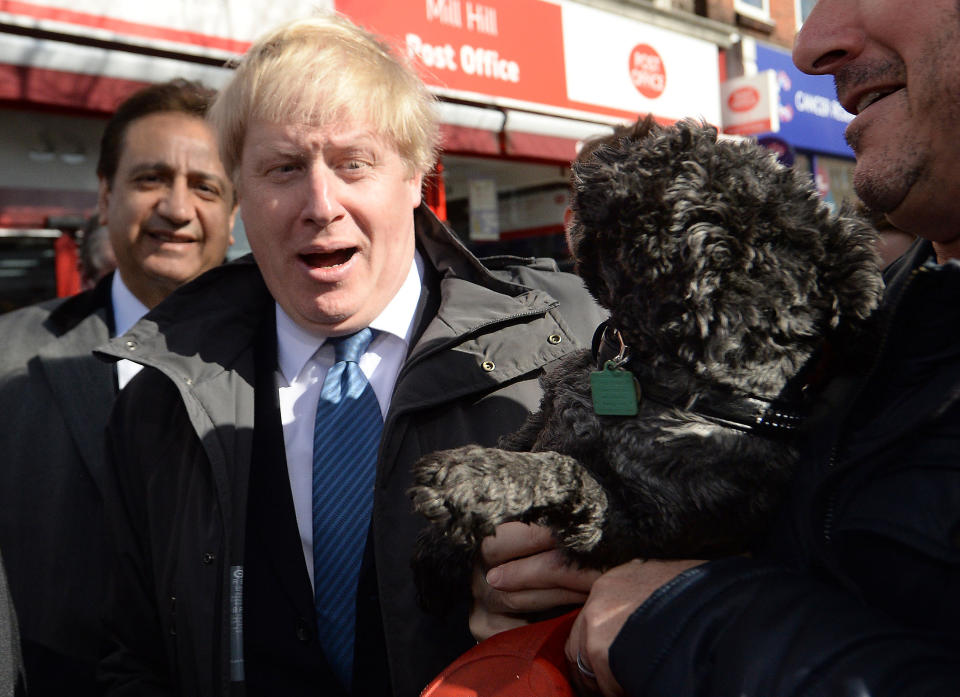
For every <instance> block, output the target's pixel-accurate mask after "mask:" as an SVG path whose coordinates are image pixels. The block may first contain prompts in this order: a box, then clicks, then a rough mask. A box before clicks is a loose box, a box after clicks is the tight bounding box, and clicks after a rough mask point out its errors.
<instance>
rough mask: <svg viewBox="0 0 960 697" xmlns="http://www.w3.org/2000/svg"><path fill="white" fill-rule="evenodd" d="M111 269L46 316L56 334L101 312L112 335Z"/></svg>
mask: <svg viewBox="0 0 960 697" xmlns="http://www.w3.org/2000/svg"><path fill="white" fill-rule="evenodd" d="M114 273H116V272H114V271H111V272H110V273H108V274H107V275H106V276H104V277H103V278H101V279H100V281H98V282H97V285H95V286H94V287H93V288H91V289H90V290H89V291H87V292H85V293H78V294H77V295H74V296H72V297H69V298H67V299H66V300H64V301H63V302H62V303H60V304H59V305H58V306H57V307H56V308H55V309H54V310H53V311H52V312H51V313H50V316H49V317H47V324H48V326H49V327H50V329H51V330H52V331H53V333H54V334H55V335H56V336H62V335H63V334H66V333H67V332H68V331H70V330H71V329H73V328H74V327H76V326H77V325H78V324H80V322H82V321H83V320H84V319H86V318H87V317H89V316H90V315H92V314H94V313H98V312H103V319H104V321H105V322H106V325H107V328H108V331H109V332H110V335H111V336H113V333H114V326H113V303H112V302H111V300H110V284H111V283H112V282H113V274H114Z"/></svg>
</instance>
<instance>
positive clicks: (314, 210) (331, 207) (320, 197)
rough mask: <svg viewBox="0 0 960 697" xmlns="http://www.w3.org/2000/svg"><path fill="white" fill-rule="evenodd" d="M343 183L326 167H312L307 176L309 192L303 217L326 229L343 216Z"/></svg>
mask: <svg viewBox="0 0 960 697" xmlns="http://www.w3.org/2000/svg"><path fill="white" fill-rule="evenodd" d="M342 186H343V183H342V182H341V181H340V180H339V178H338V177H337V175H336V173H335V172H334V171H333V170H331V169H330V168H328V167H326V166H325V165H316V166H314V167H311V168H310V170H309V174H308V176H307V192H306V200H305V201H304V206H303V211H302V214H301V217H302V218H303V219H304V221H306V222H310V223H313V224H314V225H317V226H318V227H326V226H327V225H329V224H330V223H332V222H333V221H335V220H337V219H338V218H340V217H341V216H342V215H343V212H344V209H343V206H342V204H341V203H340V190H341V187H342Z"/></svg>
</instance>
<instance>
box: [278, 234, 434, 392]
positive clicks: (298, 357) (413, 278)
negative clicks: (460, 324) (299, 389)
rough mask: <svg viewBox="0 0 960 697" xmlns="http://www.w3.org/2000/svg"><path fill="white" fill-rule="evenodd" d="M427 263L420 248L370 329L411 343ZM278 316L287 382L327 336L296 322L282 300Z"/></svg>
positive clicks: (282, 369) (281, 364)
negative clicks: (398, 286) (401, 282)
mask: <svg viewBox="0 0 960 697" xmlns="http://www.w3.org/2000/svg"><path fill="white" fill-rule="evenodd" d="M423 269H424V262H423V258H422V257H421V256H420V252H419V251H416V250H415V251H414V255H413V261H412V262H411V264H410V270H409V271H408V272H407V277H406V278H405V279H404V281H403V285H401V286H400V290H398V291H397V293H396V295H394V296H393V298H392V299H391V300H390V302H389V303H387V306H386V307H385V308H384V309H383V311H382V312H381V313H380V314H379V315H378V316H377V317H376V318H375V319H374V320H373V321H372V322H370V328H371V329H375V330H377V331H378V332H380V333H384V334H390V335H392V336H395V337H397V338H398V339H399V340H400V341H401V342H402V343H403V347H404V349H406V348H407V347H408V346H409V345H410V339H411V335H412V333H413V323H414V318H415V316H416V313H417V305H418V303H419V302H420V291H421V289H422V287H423ZM274 304H275V306H276V316H277V364H278V367H279V368H280V372H281V373H282V374H283V377H284V378H285V379H286V381H287V383H288V384H289V383H292V382H293V380H294V379H295V378H296V377H297V376H298V375H299V374H300V372H301V371H302V370H303V368H304V366H305V365H306V364H307V361H309V360H310V359H311V358H312V357H313V355H314V354H315V353H316V352H317V349H319V348H320V347H321V346H323V343H324V341H326V337H325V336H322V335H319V334H315V333H313V332H310V331H308V330H306V329H304V328H303V327H301V326H300V325H299V324H297V323H296V322H294V321H293V320H292V319H291V318H290V316H289V315H288V314H287V313H286V312H284V311H283V308H281V307H280V305H279V303H274Z"/></svg>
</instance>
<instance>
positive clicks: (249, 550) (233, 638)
mask: <svg viewBox="0 0 960 697" xmlns="http://www.w3.org/2000/svg"><path fill="white" fill-rule="evenodd" d="M212 121H213V123H214V124H215V126H216V128H217V130H218V133H219V138H220V145H221V150H222V156H223V158H224V162H225V165H226V168H227V171H228V173H229V175H230V176H231V178H232V179H233V181H234V182H235V183H236V185H237V191H238V196H239V199H240V206H241V212H242V216H243V220H244V223H245V226H246V231H247V236H248V238H249V241H250V246H251V248H252V250H253V255H252V257H253V258H252V259H247V260H246V261H242V262H239V263H235V264H232V265H228V266H226V267H223V268H221V269H219V270H218V272H217V273H215V274H213V275H210V276H205V277H204V278H202V279H200V281H199V282H196V283H194V284H192V285H191V286H189V287H187V288H184V289H183V290H184V292H183V293H181V294H177V295H175V296H174V297H173V298H171V301H170V302H168V303H167V304H166V305H165V308H166V311H165V312H163V313H162V314H154V315H151V316H149V317H148V318H147V319H146V320H145V321H144V322H142V323H141V324H140V325H139V326H138V327H136V328H135V329H134V330H133V332H132V333H131V334H130V335H129V336H127V337H125V340H124V341H122V342H115V343H114V345H113V346H112V347H111V348H110V349H109V352H110V353H111V354H112V355H113V356H114V357H116V358H130V359H132V360H135V361H137V362H139V363H141V364H143V365H144V366H146V367H145V369H144V370H143V371H142V372H141V374H140V376H139V377H138V379H137V380H135V381H134V382H133V383H132V384H131V385H130V387H129V388H128V390H127V394H125V395H124V396H123V398H122V399H121V401H120V402H119V404H118V406H117V409H116V410H115V412H114V418H113V421H112V423H111V426H110V440H111V443H112V450H113V453H114V458H113V460H114V468H113V470H112V477H113V483H114V491H113V493H112V496H111V501H112V502H113V505H112V506H111V509H112V510H113V512H114V516H115V521H116V525H117V530H118V544H119V552H120V558H121V560H122V563H121V565H120V567H119V569H118V577H117V583H116V594H115V597H114V599H113V603H112V613H111V615H112V616H111V626H112V630H113V644H112V651H111V653H110V655H109V657H108V658H107V659H106V660H105V661H104V663H103V664H102V668H103V669H104V673H105V675H106V676H107V677H108V678H109V680H110V682H111V685H112V691H111V694H128V693H134V692H135V693H137V694H143V693H144V692H151V691H152V692H155V693H157V694H163V693H169V692H173V691H177V692H179V693H181V694H203V695H213V694H232V693H233V692H232V691H233V690H235V689H244V690H245V692H246V693H247V694H251V695H252V694H284V695H298V694H304V695H306V694H311V695H316V694H328V695H336V694H354V695H361V694H369V695H385V694H396V695H415V694H417V693H418V692H419V691H420V690H421V689H422V688H423V686H424V685H425V684H426V683H427V682H428V681H429V680H430V679H431V678H432V677H433V676H434V675H435V674H436V673H437V672H439V671H440V670H441V669H442V668H443V667H444V665H446V664H447V663H448V662H449V661H450V660H451V659H452V658H453V657H455V656H456V655H457V654H458V653H460V652H461V651H463V650H464V649H465V648H466V647H467V646H469V645H470V644H472V643H473V642H472V638H471V636H470V634H469V631H468V627H467V613H468V610H469V597H468V593H469V589H463V594H464V597H463V603H462V607H461V608H460V611H459V612H454V613H451V614H449V615H447V616H444V617H435V616H427V615H425V614H423V613H422V612H421V611H420V610H419V609H418V607H417V603H416V600H415V589H414V587H413V580H412V578H411V576H410V571H409V560H410V556H411V550H412V546H413V542H414V539H415V537H416V535H417V532H418V530H419V528H420V526H421V521H420V520H418V519H417V518H416V517H414V516H413V515H412V513H411V512H410V504H409V502H408V500H407V496H406V493H405V492H406V489H407V488H408V486H409V484H410V466H411V464H412V463H413V462H414V461H415V460H416V459H417V458H418V457H419V456H421V455H423V454H425V453H427V452H430V451H432V450H436V449H440V448H447V447H451V446H455V445H459V444H463V443H467V442H479V443H487V444H490V443H494V442H495V441H496V439H497V438H498V436H499V435H501V434H503V433H505V432H507V431H510V430H512V429H514V428H516V427H517V426H518V425H519V424H520V422H521V420H522V419H523V418H524V416H525V415H526V414H527V413H528V411H529V410H530V409H532V408H535V407H536V405H537V403H538V401H539V395H540V393H539V388H538V386H537V383H536V377H537V375H538V374H539V373H540V372H541V371H542V370H543V369H544V368H545V367H546V366H547V365H549V364H550V363H551V362H552V361H554V360H556V359H557V358H559V357H561V356H563V355H565V354H566V353H568V352H570V351H572V350H576V349H577V348H580V347H582V346H584V345H585V344H586V343H588V342H589V339H590V337H591V335H592V332H593V330H594V328H595V327H596V325H597V324H598V323H599V321H600V320H601V319H602V317H601V314H600V312H599V310H598V308H597V307H596V306H595V305H594V304H593V303H592V301H591V300H590V299H589V297H588V296H587V294H586V292H585V291H584V290H583V287H582V284H581V283H580V282H579V280H578V279H576V278H575V277H572V276H569V275H566V274H562V273H559V272H557V271H556V270H555V267H553V266H552V265H551V264H548V263H545V262H542V261H541V262H521V261H517V260H511V261H500V262H497V265H496V266H494V267H491V266H485V265H484V264H482V263H481V262H480V261H479V260H477V259H476V258H475V257H473V256H472V255H471V254H469V253H468V252H467V251H466V249H465V248H464V247H463V246H462V245H461V244H460V243H459V242H458V241H457V240H456V238H455V237H454V236H453V235H452V234H451V233H450V231H449V230H448V229H446V228H445V227H444V226H443V225H442V224H441V223H440V222H439V221H438V220H437V219H436V218H435V217H434V216H433V214H432V213H431V212H430V210H429V209H427V208H426V207H425V206H423V205H421V184H422V181H423V177H424V176H425V175H426V174H427V173H428V172H429V171H430V170H431V168H432V167H433V164H434V160H435V157H436V156H435V152H436V144H437V138H438V135H437V134H438V126H437V123H436V120H435V117H434V114H433V108H432V100H431V98H430V96H429V94H428V93H427V91H426V90H425V89H424V87H423V85H422V83H421V82H420V81H419V79H417V77H416V76H415V74H414V73H412V72H411V71H410V69H409V68H408V67H406V66H405V65H404V64H402V63H401V62H400V61H398V60H397V59H395V58H394V57H393V56H392V55H391V54H390V52H389V50H388V49H387V48H386V47H385V46H384V45H383V44H381V43H380V42H379V41H378V40H377V39H375V38H374V37H373V36H371V35H370V34H368V33H367V32H365V31H363V30H362V29H360V28H358V27H356V26H355V25H353V24H351V23H350V22H349V21H347V20H345V19H343V18H341V17H339V16H336V15H326V14H324V15H319V16H317V17H313V18H310V19H306V20H300V21H295V22H291V23H289V24H286V25H284V26H282V27H280V28H279V29H277V30H275V31H273V32H271V33H270V34H269V35H267V36H265V37H264V38H262V39H261V40H259V41H258V42H257V43H256V44H255V45H254V46H253V47H252V48H251V49H250V51H249V52H248V53H247V55H246V56H245V57H244V58H243V60H242V61H241V62H240V64H239V66H238V68H237V71H236V75H235V77H234V78H233V80H232V81H231V83H230V84H229V85H228V86H227V87H226V88H225V89H224V90H223V92H222V93H221V95H220V97H219V99H218V101H217V103H216V104H215V106H214V108H213V110H212ZM367 330H371V331H370V332H368V331H367ZM361 336H366V337H367V340H368V341H370V343H369V344H368V345H366V346H361V347H360V348H359V349H357V350H358V352H359V353H358V356H355V357H354V358H352V359H347V360H346V361H341V359H342V356H341V355H340V347H342V346H343V345H345V344H347V343H352V342H353V341H354V339H356V338H358V337H361ZM360 373H362V376H361V375H360ZM348 374H349V375H350V376H351V378H350V379H351V380H353V379H354V378H355V377H356V380H357V382H356V383H355V384H356V385H357V386H358V387H357V391H356V392H355V393H354V392H349V393H348V394H347V396H344V397H343V399H342V400H341V401H339V402H337V399H339V397H337V398H336V399H333V398H331V397H330V395H329V394H328V385H329V384H330V382H331V378H335V380H340V379H341V377H340V376H346V375H348ZM351 384H354V383H351ZM351 389H352V388H351ZM147 394H149V395H150V397H149V399H145V395H147ZM337 394H338V395H339V394H340V393H339V392H337ZM351 395H353V396H356V395H359V396H356V402H357V406H358V411H357V412H351V416H350V420H349V422H348V423H346V424H339V423H338V425H337V426H335V427H331V426H330V424H331V423H333V422H334V420H335V419H336V418H339V417H336V416H332V415H329V414H331V413H332V412H328V411H327V409H328V408H330V404H332V403H337V404H341V405H342V403H343V402H348V401H350V399H351ZM363 395H367V397H368V401H367V403H366V405H365V406H366V409H365V411H364V414H363V416H362V417H361V416H359V413H360V409H359V407H360V406H361V405H360V402H363ZM371 410H372V411H373V412H374V413H373V415H372V416H371V414H370V413H369V412H370V411H371ZM368 419H373V421H376V422H377V423H376V425H375V426H374V425H367V424H372V421H368ZM361 421H362V422H363V423H364V424H365V426H364V430H363V432H362V433H359V432H356V431H355V430H354V428H353V426H354V425H355V424H359V423H360V422H361ZM324 429H326V430H328V431H338V432H340V436H341V437H340V439H339V440H337V441H336V442H334V440H333V438H334V437H333V436H332V435H331V434H327V433H324ZM328 436H329V438H328ZM361 446H363V447H365V448H366V450H365V452H364V453H362V454H361V453H357V452H355V451H354V448H360V449H362V448H361ZM338 449H339V450H338ZM377 451H379V452H377ZM333 452H339V453H341V454H340V455H339V456H337V457H331V453H333ZM344 453H348V454H344ZM331 476H332V477H333V479H330V478H329V477H331ZM344 504H346V505H344ZM341 507H342V508H345V509H346V510H345V511H344V510H341V511H339V512H337V509H339V508H341ZM338 516H339V517H338ZM331 517H338V520H337V523H336V525H331V524H330V523H329V519H330V518H331Z"/></svg>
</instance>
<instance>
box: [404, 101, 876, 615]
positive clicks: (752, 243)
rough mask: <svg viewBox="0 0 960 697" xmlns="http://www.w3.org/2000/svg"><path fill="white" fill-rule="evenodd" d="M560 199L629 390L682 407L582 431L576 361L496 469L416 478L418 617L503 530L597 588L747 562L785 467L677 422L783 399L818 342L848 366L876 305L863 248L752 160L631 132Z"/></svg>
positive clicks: (845, 228)
mask: <svg viewBox="0 0 960 697" xmlns="http://www.w3.org/2000/svg"><path fill="white" fill-rule="evenodd" d="M573 184H574V192H573V204H572V207H573V213H574V220H573V223H572V226H571V230H570V241H571V251H572V252H573V255H574V258H575V259H576V262H577V271H578V273H579V274H580V275H581V276H582V278H583V279H584V282H585V283H586V285H587V287H588V289H589V290H590V291H591V293H592V294H593V295H594V297H596V299H597V300H598V301H599V302H600V303H601V304H602V305H603V306H604V307H606V308H607V309H608V310H609V311H610V322H611V324H612V326H614V327H616V328H617V329H619V331H620V333H621V335H622V337H623V340H624V342H625V343H626V345H627V346H628V347H629V350H630V362H629V363H628V364H627V367H630V368H631V369H633V368H637V369H634V370H633V372H634V373H640V374H641V375H643V376H645V377H643V378H641V380H640V382H641V384H642V383H643V380H644V379H646V380H653V381H655V382H656V383H657V384H659V385H665V386H668V387H669V389H670V390H673V391H675V392H677V393H678V394H680V395H681V397H682V398H681V400H680V403H678V404H676V405H675V406H664V405H663V404H659V403H655V402H652V401H650V400H643V399H641V402H640V406H639V413H638V415H637V416H635V417H624V416H598V415H597V414H595V413H594V408H593V402H592V399H591V387H590V373H591V372H593V371H595V370H597V369H598V365H597V361H596V358H595V357H594V356H593V355H592V353H591V352H590V351H583V352H579V353H576V354H574V355H571V356H570V357H569V358H568V359H566V360H564V361H562V362H560V363H559V364H558V365H556V367H555V368H553V369H552V370H550V371H549V372H548V373H547V374H545V375H544V376H543V377H542V378H541V384H542V386H543V390H544V395H543V401H542V403H541V406H540V411H539V412H538V413H536V414H534V415H533V416H531V417H530V418H529V419H528V421H527V422H526V424H525V425H524V426H523V427H522V428H521V429H520V430H519V431H518V432H517V433H515V434H513V435H511V436H508V437H507V438H505V439H504V440H503V441H502V443H501V445H502V448H501V449H494V448H482V447H479V446H466V447H462V448H458V449H455V450H449V451H444V452H439V453H434V454H432V455H429V456H427V457H425V458H423V459H421V461H420V462H419V463H418V464H417V466H416V468H415V484H416V486H415V487H414V488H413V489H412V490H411V495H412V497H413V500H414V503H415V506H416V508H417V510H419V511H420V512H421V513H423V514H424V515H425V516H426V517H427V518H428V519H429V521H430V525H429V527H427V528H426V529H425V531H424V533H423V534H422V536H421V539H420V540H419V542H418V548H417V552H416V557H415V559H414V569H415V572H416V575H417V578H418V584H419V586H420V594H421V601H422V602H424V604H425V605H427V606H431V605H433V606H437V605H444V604H445V602H446V600H447V599H449V598H448V596H449V593H450V591H451V589H453V588H459V589H462V591H463V592H467V590H468V588H469V582H468V578H469V574H470V572H471V568H472V562H473V561H474V560H475V557H476V554H477V552H478V549H479V545H480V542H481V540H482V538H483V537H485V536H487V535H490V534H492V533H493V532H494V527H495V526H496V525H498V524H500V523H502V522H506V521H511V520H519V521H524V522H531V523H540V524H543V525H547V526H549V527H550V528H551V529H552V530H553V532H554V533H555V535H556V538H557V541H558V545H559V546H560V548H561V549H563V550H564V551H565V553H566V555H567V556H568V557H569V559H570V560H571V561H574V562H577V563H579V564H581V565H585V566H591V567H596V568H601V569H602V568H609V567H610V566H613V565H616V564H619V563H622V562H624V561H627V560H629V559H632V558H637V557H640V558H650V557H657V558H691V559H703V558H712V557H717V556H720V555H727V554H735V553H740V552H742V551H744V550H746V549H748V548H749V546H750V544H751V543H752V542H753V541H755V539H756V538H757V536H758V534H760V533H761V532H762V531H763V529H764V526H765V525H766V523H767V518H768V515H769V513H770V512H771V509H772V508H773V507H774V506H775V504H776V502H777V500H778V498H779V497H780V495H781V493H782V491H783V489H784V486H785V485H786V483H787V481H788V479H789V477H790V475H791V472H792V469H793V467H794V464H795V461H796V452H795V450H794V449H793V448H792V447H791V446H790V445H789V444H788V443H784V442H781V441H777V440H772V439H769V438H767V437H763V436H760V435H757V434H755V433H749V432H746V431H745V430H740V429H738V428H731V427H728V426H727V425H723V424H722V423H718V422H717V421H716V420H714V419H711V418H707V417H705V416H703V415H701V414H698V413H695V411H691V410H688V409H687V408H686V407H693V408H694V409H696V402H697V400H698V398H701V397H702V396H703V394H704V393H705V392H711V391H712V393H713V394H716V393H717V391H720V392H728V393H729V394H730V395H731V396H748V395H752V396H755V397H760V398H763V399H767V400H774V399H776V398H778V397H781V398H782V397H783V396H784V395H785V394H786V393H788V392H790V393H792V392H793V391H794V390H795V388H796V387H797V385H796V384H795V383H796V382H797V381H798V380H799V379H800V378H799V374H800V372H801V369H802V368H804V366H805V365H807V364H808V362H809V361H810V360H811V358H812V357H813V356H814V355H815V353H816V352H817V351H818V348H819V347H820V346H821V345H822V343H823V341H824V338H825V337H828V336H829V337H830V338H831V341H832V345H834V346H839V347H840V348H841V349H843V348H844V347H849V346H850V345H851V341H852V339H854V338H856V337H858V336H863V335H864V333H865V327H866V326H867V325H868V324H869V323H868V318H869V316H870V315H871V313H872V312H873V311H874V309H875V308H876V307H877V305H878V302H879V298H880V295H881V292H882V282H881V279H880V274H879V270H878V262H877V257H876V254H875V251H874V244H875V235H874V233H873V231H872V229H871V228H870V227H869V226H867V225H866V224H865V223H863V222H862V221H861V220H860V219H859V218H856V217H853V216H852V215H846V214H841V215H832V214H831V213H830V211H829V209H828V207H827V206H826V205H825V204H824V203H823V202H822V201H821V200H820V199H819V198H818V196H817V194H816V191H815V189H814V187H813V185H812V183H811V182H810V178H809V176H807V175H804V174H801V173H797V172H794V171H793V170H790V169H787V168H785V167H783V166H782V165H780V164H779V163H778V162H777V160H776V157H775V156H774V155H773V154H772V153H771V152H770V151H768V150H766V149H764V148H762V147H761V146H759V145H757V144H754V143H751V142H734V141H730V140H718V139H717V133H716V131H715V129H713V128H712V127H708V126H706V125H704V124H699V123H695V122H693V121H682V122H679V123H677V124H676V125H675V126H672V127H660V126H657V125H655V124H654V123H653V122H652V121H651V120H650V119H647V122H646V123H645V125H644V127H643V128H642V129H640V132H639V133H637V134H636V135H635V136H634V137H625V138H621V139H620V140H619V141H618V142H616V143H614V144H612V145H607V146H605V147H601V148H600V149H598V150H597V151H596V152H594V153H592V155H591V156H590V157H589V158H588V159H586V160H585V161H578V162H577V163H575V164H574V168H573ZM640 367H642V369H643V370H642V371H640V370H639V368H640Z"/></svg>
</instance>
